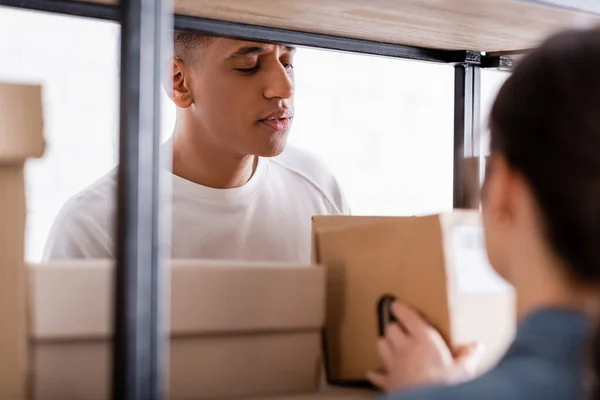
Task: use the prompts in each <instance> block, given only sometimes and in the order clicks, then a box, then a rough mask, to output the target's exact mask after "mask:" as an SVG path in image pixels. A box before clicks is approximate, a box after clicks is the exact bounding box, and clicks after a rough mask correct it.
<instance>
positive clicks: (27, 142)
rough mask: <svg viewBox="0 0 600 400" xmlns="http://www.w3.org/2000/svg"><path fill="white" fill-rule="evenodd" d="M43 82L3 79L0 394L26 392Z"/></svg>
mask: <svg viewBox="0 0 600 400" xmlns="http://www.w3.org/2000/svg"><path fill="white" fill-rule="evenodd" d="M42 121H43V120H42V98H41V89H40V87H39V86H29V85H14V84H6V83H0V321H1V322H0V323H1V326H2V327H1V329H0V355H1V356H0V399H11V400H15V399H24V398H25V396H26V380H27V376H26V371H27V333H26V318H25V288H26V283H25V267H24V257H25V252H24V246H25V244H24V241H25V215H26V204H25V182H24V177H23V166H24V163H25V161H26V159H27V158H29V157H39V156H41V155H42V154H43V152H44V138H43V122H42Z"/></svg>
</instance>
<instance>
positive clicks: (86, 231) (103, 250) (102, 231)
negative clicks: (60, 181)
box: [43, 170, 117, 260]
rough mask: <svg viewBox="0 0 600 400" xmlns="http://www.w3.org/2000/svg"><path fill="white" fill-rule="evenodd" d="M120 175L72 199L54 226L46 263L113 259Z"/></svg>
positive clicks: (103, 179)
mask: <svg viewBox="0 0 600 400" xmlns="http://www.w3.org/2000/svg"><path fill="white" fill-rule="evenodd" d="M116 188H117V185H116V171H115V170H113V171H110V172H109V173H108V174H106V175H104V176H103V177H101V178H100V179H98V180H97V181H95V182H94V183H92V184H91V185H89V186H88V187H86V188H85V189H83V190H81V191H80V192H78V193H77V194H75V195H74V196H72V197H71V198H70V199H69V200H68V201H67V202H66V203H65V204H64V205H63V207H62V208H61V210H60V212H59V213H58V215H57V217H56V219H55V220H54V222H53V224H52V228H51V230H50V234H49V236H48V240H47V241H46V246H45V249H44V256H43V258H44V260H58V259H73V258H112V254H113V243H112V232H113V229H112V226H113V224H114V210H115V203H116Z"/></svg>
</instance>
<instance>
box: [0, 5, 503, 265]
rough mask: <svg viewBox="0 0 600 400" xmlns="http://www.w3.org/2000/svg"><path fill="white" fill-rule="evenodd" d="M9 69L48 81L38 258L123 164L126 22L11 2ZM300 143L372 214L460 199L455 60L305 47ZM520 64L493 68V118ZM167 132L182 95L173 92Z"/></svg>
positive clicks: (486, 78) (35, 173)
mask: <svg viewBox="0 0 600 400" xmlns="http://www.w3.org/2000/svg"><path fill="white" fill-rule="evenodd" d="M0 38H10V40H0V60H1V62H0V80H4V81H14V82H27V83H39V84H42V85H43V87H44V119H45V127H46V131H45V133H46V140H47V143H48V145H47V151H46V154H45V156H44V157H43V158H42V159H39V160H32V161H29V163H28V165H27V168H26V174H27V180H26V182H27V191H28V192H27V194H28V199H27V201H28V217H27V218H28V219H27V248H26V251H27V257H26V258H27V261H29V262H37V261H39V260H40V259H41V255H42V251H43V247H44V244H45V241H46V238H47V235H48V232H49V229H50V226H51V224H52V221H53V220H54V218H55V217H56V215H57V213H58V212H59V210H60V208H61V207H62V205H63V204H64V203H65V201H66V200H67V199H69V198H70V197H71V196H73V195H74V194H75V193H77V192H78V191H79V190H81V189H83V188H85V187H86V186H87V185H89V184H91V183H92V182H93V181H94V180H96V179H98V178H100V177H101V176H102V175H104V174H105V173H107V172H108V171H109V170H110V169H111V168H113V167H114V166H116V164H117V156H118V126H119V104H118V101H119V26H118V25H116V24H114V23H111V22H104V21H98V20H91V19H85V18H73V17H67V16H61V15H54V14H45V13H37V12H30V11H22V10H16V9H12V8H4V7H0ZM294 67H295V72H296V117H295V122H294V126H293V129H292V133H291V139H290V140H291V144H292V145H295V146H297V147H300V148H303V149H306V150H308V151H310V152H311V153H313V154H315V155H316V156H318V157H319V158H321V159H322V160H323V161H324V162H325V163H326V164H327V165H328V166H329V167H330V168H331V170H332V171H333V172H334V174H335V175H336V176H337V178H338V180H339V182H340V184H341V186H342V189H343V190H344V192H345V195H346V197H347V199H348V201H349V203H350V206H351V207H352V212H353V214H360V215H383V214H385V215H419V214H428V213H434V212H442V211H447V210H451V209H452V154H453V112H454V110H453V103H454V100H453V96H454V69H453V67H452V66H447V65H438V64H429V63H422V62H414V61H404V60H398V59H389V58H383V57H375V56H362V55H356V54H345V53H339V52H332V51H323V50H317V49H308V48H301V49H299V50H298V53H297V56H296V60H295V65H294ZM507 76H508V74H507V73H504V72H499V71H495V70H494V71H490V70H483V71H482V75H481V83H482V93H481V97H482V108H481V118H482V120H481V123H482V128H483V129H484V132H485V126H486V119H487V114H488V112H489V107H490V105H491V101H492V100H493V98H494V95H495V94H496V92H497V90H498V89H499V87H500V85H501V84H502V82H503V81H504V79H506V78H507ZM163 104H164V105H165V108H166V111H165V118H164V120H163V126H162V135H163V138H164V139H167V138H168V137H169V136H170V135H171V131H172V127H173V122H174V118H175V115H174V106H173V105H172V104H171V103H170V100H169V99H168V98H167V97H166V96H163Z"/></svg>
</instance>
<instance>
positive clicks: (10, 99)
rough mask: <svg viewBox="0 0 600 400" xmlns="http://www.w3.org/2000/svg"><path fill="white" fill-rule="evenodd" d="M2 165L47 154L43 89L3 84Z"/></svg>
mask: <svg viewBox="0 0 600 400" xmlns="http://www.w3.org/2000/svg"><path fill="white" fill-rule="evenodd" d="M0 115H2V118H0V163H15V162H18V163H21V162H23V161H24V160H25V159H27V158H29V157H40V156H42V154H43V153H44V149H45V142H44V136H43V114H42V90H41V87H40V86H34V85H17V84H10V83H0Z"/></svg>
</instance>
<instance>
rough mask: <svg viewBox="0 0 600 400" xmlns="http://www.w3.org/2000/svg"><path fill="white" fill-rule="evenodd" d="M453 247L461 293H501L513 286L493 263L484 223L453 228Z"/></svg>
mask: <svg viewBox="0 0 600 400" xmlns="http://www.w3.org/2000/svg"><path fill="white" fill-rule="evenodd" d="M452 251H453V255H454V266H455V271H456V274H457V276H456V278H457V279H456V282H457V289H458V291H459V292H460V293H473V294H474V293H501V292H507V291H512V290H513V288H512V286H511V285H510V284H509V283H508V282H506V281H505V280H504V279H502V277H501V276H500V275H498V273H497V272H496V271H495V270H494V269H493V268H492V266H491V265H490V262H489V260H488V257H487V253H486V250H485V239H484V234H483V228H482V227H478V226H465V225H463V226H457V227H455V228H454V229H453V230H452Z"/></svg>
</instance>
